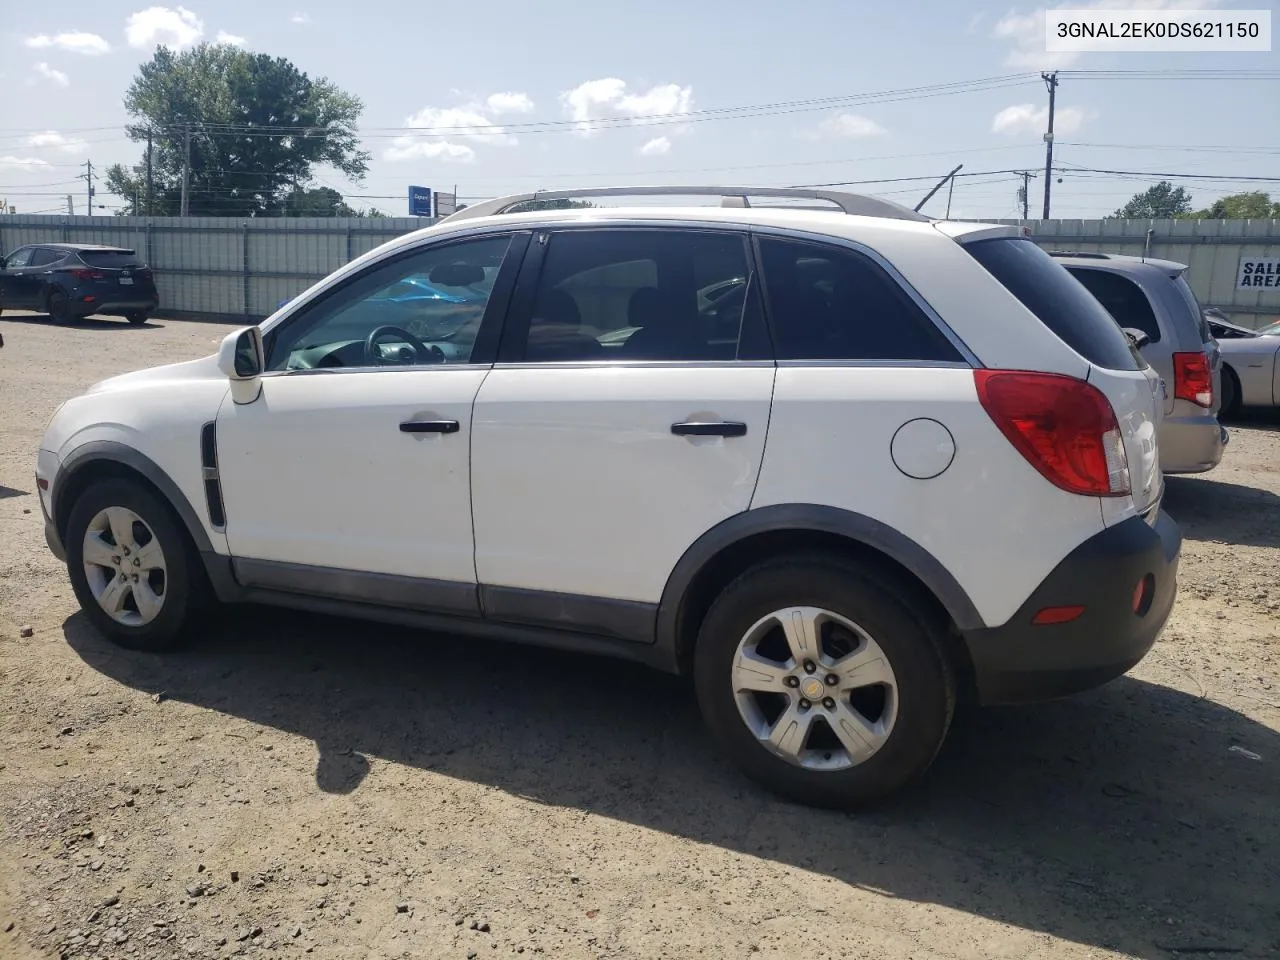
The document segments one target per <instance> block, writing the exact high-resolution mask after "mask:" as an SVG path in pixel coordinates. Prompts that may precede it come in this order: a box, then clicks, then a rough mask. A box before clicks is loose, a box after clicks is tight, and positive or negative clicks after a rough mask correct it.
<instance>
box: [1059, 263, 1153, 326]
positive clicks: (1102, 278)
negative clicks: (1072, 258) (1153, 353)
mask: <svg viewBox="0 0 1280 960" xmlns="http://www.w3.org/2000/svg"><path fill="white" fill-rule="evenodd" d="M1067 272H1068V273H1070V274H1071V275H1072V276H1073V277H1075V278H1076V279H1077V280H1079V281H1080V282H1081V283H1083V284H1084V285H1085V287H1087V288H1088V290H1089V292H1090V293H1092V294H1093V295H1094V297H1096V298H1097V300H1098V302H1099V303H1101V304H1102V305H1103V306H1104V307H1106V308H1107V313H1109V314H1111V316H1113V317H1114V318H1115V321H1116V323H1118V324H1120V326H1122V327H1132V328H1134V329H1135V330H1141V331H1142V332H1143V333H1145V334H1146V335H1147V337H1148V338H1149V339H1150V341H1151V342H1152V343H1155V342H1156V341H1157V340H1159V339H1160V324H1159V322H1157V320H1156V315H1155V311H1154V310H1152V309H1151V301H1150V300H1148V299H1147V295H1146V294H1145V293H1143V292H1142V288H1141V287H1139V286H1138V285H1137V284H1136V283H1134V282H1133V281H1132V280H1130V279H1129V278H1128V277H1124V276H1121V275H1120V274H1118V273H1112V272H1111V271H1109V270H1093V269H1091V268H1089V267H1074V266H1072V267H1067Z"/></svg>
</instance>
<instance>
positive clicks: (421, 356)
mask: <svg viewBox="0 0 1280 960" xmlns="http://www.w3.org/2000/svg"><path fill="white" fill-rule="evenodd" d="M391 335H395V336H396V337H399V338H400V339H401V340H404V341H405V342H406V343H408V344H409V346H411V347H413V352H414V355H415V356H414V361H413V362H415V363H444V361H445V355H444V351H443V350H441V349H440V348H439V347H437V346H427V345H426V344H425V343H423V342H422V341H421V340H419V339H418V338H417V337H415V336H414V335H413V334H412V333H410V332H409V331H408V330H405V329H403V328H401V327H397V326H393V325H391V324H384V325H383V326H381V327H375V328H374V329H372V330H370V331H369V336H367V337H366V338H365V341H364V354H365V358H366V359H367V360H368V362H369V363H371V364H383V363H386V362H387V360H386V358H385V357H383V355H382V351H381V350H379V349H378V341H379V340H381V339H383V338H384V337H388V336H391Z"/></svg>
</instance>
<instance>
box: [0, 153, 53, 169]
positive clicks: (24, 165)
mask: <svg viewBox="0 0 1280 960" xmlns="http://www.w3.org/2000/svg"><path fill="white" fill-rule="evenodd" d="M47 166H49V161H48V160H40V159H37V158H36V157H15V156H13V155H12V154H10V155H9V156H7V157H0V170H40V169H42V168H44V167H47Z"/></svg>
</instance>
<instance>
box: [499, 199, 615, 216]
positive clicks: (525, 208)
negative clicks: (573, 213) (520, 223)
mask: <svg viewBox="0 0 1280 960" xmlns="http://www.w3.org/2000/svg"><path fill="white" fill-rule="evenodd" d="M594 206H595V204H594V203H592V202H591V201H589V200H568V199H561V200H526V201H525V202H524V203H517V204H516V205H515V206H514V207H512V208H511V209H510V210H508V211H507V213H534V212H536V211H539V210H580V209H582V208H584V207H594Z"/></svg>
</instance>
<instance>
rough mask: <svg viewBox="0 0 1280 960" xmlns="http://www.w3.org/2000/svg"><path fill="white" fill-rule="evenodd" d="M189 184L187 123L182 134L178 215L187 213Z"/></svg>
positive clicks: (188, 128)
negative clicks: (180, 197)
mask: <svg viewBox="0 0 1280 960" xmlns="http://www.w3.org/2000/svg"><path fill="white" fill-rule="evenodd" d="M190 185H191V124H189V123H188V124H187V125H186V127H185V128H184V130H183V135H182V206H181V209H180V213H179V216H183V217H185V216H186V215H187V210H188V209H189V207H188V197H187V194H188V192H189V191H190Z"/></svg>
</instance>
